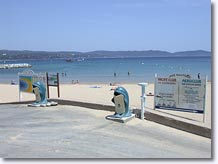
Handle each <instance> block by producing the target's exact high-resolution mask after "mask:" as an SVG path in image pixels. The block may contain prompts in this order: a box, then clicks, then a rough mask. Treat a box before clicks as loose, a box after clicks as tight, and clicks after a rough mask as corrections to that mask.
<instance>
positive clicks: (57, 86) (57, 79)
mask: <svg viewBox="0 0 218 164" xmlns="http://www.w3.org/2000/svg"><path fill="white" fill-rule="evenodd" d="M57 82H58V86H57V89H58V97H60V88H59V87H60V85H59V84H60V83H59V73H57Z"/></svg>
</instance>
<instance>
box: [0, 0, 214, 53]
mask: <svg viewBox="0 0 218 164" xmlns="http://www.w3.org/2000/svg"><path fill="white" fill-rule="evenodd" d="M0 49H8V50H35V51H80V52H88V51H95V50H111V51H121V50H123V51H128V50H129V51H133V50H138V51H141V50H162V51H169V52H178V51H187V50H206V51H211V2H210V0H0Z"/></svg>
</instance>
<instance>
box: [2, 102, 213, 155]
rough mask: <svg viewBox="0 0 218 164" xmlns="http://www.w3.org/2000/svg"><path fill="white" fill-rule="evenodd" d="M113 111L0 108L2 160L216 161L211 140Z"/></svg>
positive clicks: (78, 108) (24, 106)
mask: <svg viewBox="0 0 218 164" xmlns="http://www.w3.org/2000/svg"><path fill="white" fill-rule="evenodd" d="M110 114H113V112H110V111H98V110H93V109H89V108H82V107H75V106H67V105H58V106H55V107H45V108H43V107H42V108H30V107H27V106H26V105H24V104H16V105H9V104H8V105H0V157H1V158H211V154H212V153H211V139H209V138H205V137H201V136H198V135H194V134H191V133H187V132H184V131H180V130H177V129H174V128H170V127H166V126H163V125H160V124H157V123H154V122H149V121H146V120H145V121H142V120H140V119H137V118H135V119H133V120H131V121H129V122H127V123H125V124H122V123H117V122H113V121H110V120H106V119H105V116H107V115H110Z"/></svg>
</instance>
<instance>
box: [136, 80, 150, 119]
mask: <svg viewBox="0 0 218 164" xmlns="http://www.w3.org/2000/svg"><path fill="white" fill-rule="evenodd" d="M147 84H148V83H139V84H138V85H139V86H141V88H142V95H141V120H144V118H145V117H144V113H145V102H146V95H145V87H146V86H147Z"/></svg>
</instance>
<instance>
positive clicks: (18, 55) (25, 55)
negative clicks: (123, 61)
mask: <svg viewBox="0 0 218 164" xmlns="http://www.w3.org/2000/svg"><path fill="white" fill-rule="evenodd" d="M193 56H211V52H209V51H203V50H196V51H183V52H175V53H171V52H167V51H159V50H148V51H103V50H102V51H91V52H77V51H58V52H47V51H27V50H24V51H18V50H0V60H18V59H20V60H22V59H45V60H47V59H58V58H63V59H68V58H80V57H81V58H132V57H193Z"/></svg>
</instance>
